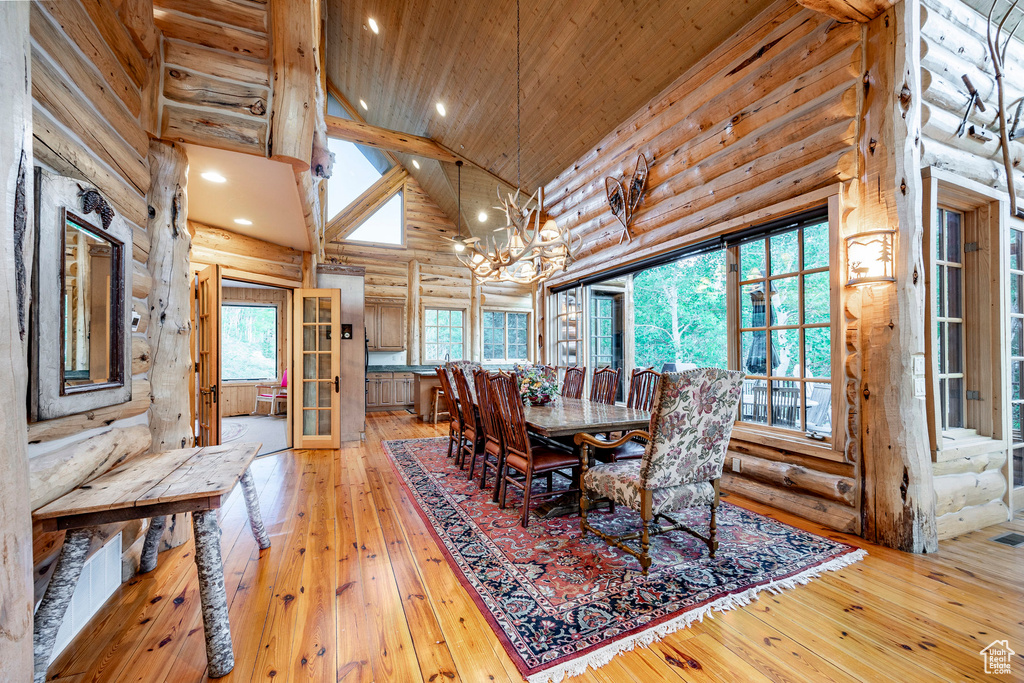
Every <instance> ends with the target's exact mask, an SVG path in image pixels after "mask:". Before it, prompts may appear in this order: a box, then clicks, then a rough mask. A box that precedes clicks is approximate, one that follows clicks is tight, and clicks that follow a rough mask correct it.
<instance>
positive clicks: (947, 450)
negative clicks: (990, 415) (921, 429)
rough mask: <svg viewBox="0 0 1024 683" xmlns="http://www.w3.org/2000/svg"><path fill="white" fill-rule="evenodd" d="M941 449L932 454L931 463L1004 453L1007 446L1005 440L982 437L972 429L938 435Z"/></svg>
mask: <svg viewBox="0 0 1024 683" xmlns="http://www.w3.org/2000/svg"><path fill="white" fill-rule="evenodd" d="M939 439H940V443H941V446H942V448H940V449H936V450H935V451H933V452H932V461H933V462H949V461H950V460H958V459H960V458H969V457H971V456H975V455H984V454H985V453H994V452H996V451H1005V450H1006V449H1007V448H1008V447H1009V446H1008V444H1007V442H1006V441H1005V440H1002V439H993V438H992V437H990V436H982V435H979V434H978V433H977V432H975V431H974V430H973V429H964V430H957V431H954V432H945V433H943V434H940V435H939Z"/></svg>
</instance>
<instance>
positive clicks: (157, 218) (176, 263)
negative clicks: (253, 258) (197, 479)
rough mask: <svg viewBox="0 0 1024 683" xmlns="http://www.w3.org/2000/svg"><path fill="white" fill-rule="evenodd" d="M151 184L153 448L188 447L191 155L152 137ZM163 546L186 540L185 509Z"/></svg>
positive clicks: (190, 434)
mask: <svg viewBox="0 0 1024 683" xmlns="http://www.w3.org/2000/svg"><path fill="white" fill-rule="evenodd" d="M149 168H150V177H151V181H150V188H149V195H148V196H147V201H148V203H149V223H148V227H149V238H150V240H151V242H152V246H151V248H150V252H149V262H148V264H147V266H148V268H149V274H150V277H151V278H152V281H153V288H152V290H151V291H150V293H149V310H150V324H149V330H148V332H149V344H150V347H151V348H152V354H151V355H152V363H151V366H150V371H149V379H150V384H151V385H152V391H153V403H152V406H151V407H150V409H149V428H150V431H151V432H152V434H153V445H152V449H153V451H154V452H160V451H167V450H173V449H176V448H187V447H189V446H191V445H192V441H193V427H192V424H191V423H192V410H191V404H190V401H189V396H190V392H189V378H190V377H191V376H192V353H191V349H190V348H189V341H190V339H191V333H192V317H191V307H190V301H189V297H190V295H191V291H192V290H191V287H190V284H189V281H190V277H191V274H190V272H189V251H190V250H191V247H192V239H191V237H190V236H189V232H188V227H187V225H186V217H187V214H188V200H187V195H186V192H185V189H186V185H187V176H188V157H186V156H185V150H184V149H183V148H182V147H181V146H179V145H175V144H173V143H169V142H162V141H160V140H153V141H151V142H150V144H149ZM163 540H164V543H163V548H161V549H164V550H165V549H167V548H174V547H176V546H179V545H181V544H182V543H184V542H185V541H186V540H188V523H187V517H186V515H185V514H177V515H172V516H170V517H169V518H168V520H167V530H166V531H165V532H164V539H163Z"/></svg>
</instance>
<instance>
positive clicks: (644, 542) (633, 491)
mask: <svg viewBox="0 0 1024 683" xmlns="http://www.w3.org/2000/svg"><path fill="white" fill-rule="evenodd" d="M742 384H743V373H741V372H736V371H729V370H720V369H718V368H700V369H698V370H690V371H688V372H680V373H675V372H673V373H665V374H664V375H662V377H661V381H660V382H659V386H658V394H657V398H656V399H655V404H654V410H653V412H652V414H651V424H650V427H649V430H648V431H646V432H644V431H635V432H628V433H627V434H625V435H624V436H623V437H622V439H620V441H625V440H629V439H633V438H641V439H643V440H644V441H646V442H647V448H646V450H645V452H644V455H643V457H642V458H641V459H640V460H627V461H624V462H614V463H601V464H597V465H595V466H594V467H587V451H588V450H589V449H590V448H593V447H600V446H604V445H605V442H602V441H600V440H598V439H596V438H594V437H593V436H591V435H590V434H577V435H576V443H577V444H580V445H581V446H582V447H583V454H582V457H581V458H580V464H581V466H582V468H583V476H582V477H581V478H580V481H581V482H582V489H583V490H582V492H581V496H580V530H581V531H582V532H583V534H584V536H585V535H586V533H587V532H588V531H590V532H593V533H594V534H596V535H597V536H599V537H600V538H602V539H604V540H605V541H606V542H607V543H609V544H611V545H614V546H615V547H617V548H619V549H621V550H623V551H625V552H627V553H629V554H630V555H632V556H633V557H635V558H637V559H638V560H639V561H640V567H641V569H642V570H643V573H644V574H647V572H648V570H649V569H650V566H651V556H650V553H649V551H650V539H651V536H653V535H655V534H661V533H666V532H669V531H675V530H681V531H685V532H686V533H688V534H690V535H692V536H694V537H696V538H698V539H700V540H702V541H704V543H705V544H706V545H707V546H708V551H709V553H710V555H711V557H714V556H715V553H716V552H717V550H718V540H717V539H716V536H715V534H716V532H717V522H716V515H717V511H718V499H719V480H720V479H721V477H722V469H723V466H724V465H725V456H726V451H727V449H728V447H729V438H730V436H731V435H732V428H733V424H734V423H735V421H736V407H737V405H739V401H740V394H741V387H742ZM617 444H618V442H613V443H612V445H613V446H614V445H617ZM602 498H607V499H609V500H612V501H614V502H616V503H619V504H621V505H625V506H626V507H628V508H630V509H632V510H634V511H636V512H638V513H640V522H641V531H640V533H639V534H637V533H631V534H622V535H619V536H612V535H609V534H606V533H604V532H602V531H600V530H599V529H596V528H594V527H593V526H591V525H590V523H589V522H588V521H587V510H589V509H590V507H591V501H592V500H598V499H602ZM695 507H708V508H710V512H711V516H710V519H709V522H708V535H707V536H704V535H703V534H700V533H698V532H697V531H694V530H693V529H691V528H689V527H687V526H685V525H683V524H681V523H679V522H677V521H675V520H673V519H672V518H671V517H669V516H668V514H669V513H671V512H676V511H679V510H685V509H688V508H695ZM661 520H664V521H666V522H668V525H667V526H662V524H661ZM652 523H653V524H654V526H653V528H652ZM638 539H639V541H640V550H639V551H637V550H636V549H635V548H632V547H630V546H628V545H626V541H635V540H638Z"/></svg>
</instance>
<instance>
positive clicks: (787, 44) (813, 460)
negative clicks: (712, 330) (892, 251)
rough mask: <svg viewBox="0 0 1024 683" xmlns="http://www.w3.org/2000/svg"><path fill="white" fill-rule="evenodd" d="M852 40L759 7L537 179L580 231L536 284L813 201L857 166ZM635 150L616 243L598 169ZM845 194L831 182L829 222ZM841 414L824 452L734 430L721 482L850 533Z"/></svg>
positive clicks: (845, 33)
mask: <svg viewBox="0 0 1024 683" xmlns="http://www.w3.org/2000/svg"><path fill="white" fill-rule="evenodd" d="M863 45H864V29H863V28H862V27H861V26H859V25H855V24H844V23H839V22H837V21H835V20H833V19H830V18H829V17H827V16H825V15H823V14H818V13H816V12H813V11H811V10H808V9H805V8H803V7H801V6H799V5H797V4H796V2H779V3H776V4H775V5H773V6H772V7H770V8H769V9H767V10H766V11H765V12H764V13H762V14H761V15H760V16H759V17H758V18H757V19H755V20H754V21H752V22H751V23H750V24H748V25H747V26H745V27H744V28H743V29H742V30H741V31H740V32H739V33H737V34H736V35H734V36H733V37H732V38H730V39H729V40H728V41H727V42H726V43H724V44H723V45H722V46H721V47H720V48H718V49H716V50H715V51H714V52H712V53H711V54H709V55H708V56H707V57H705V58H704V59H703V60H702V61H701V62H699V63H698V64H697V65H695V66H694V67H693V68H691V69H690V70H689V71H688V72H686V73H685V74H683V75H682V76H680V77H679V78H678V79H677V80H676V81H675V82H674V83H672V84H671V85H670V86H669V87H668V88H667V89H666V90H665V91H664V92H663V93H662V94H661V95H659V96H658V97H656V98H655V99H654V100H652V101H651V102H649V103H648V104H647V105H645V106H644V107H643V108H642V109H641V110H639V111H638V112H636V114H634V115H633V116H632V117H630V118H629V119H628V120H626V121H625V122H623V123H622V124H621V125H620V126H618V127H617V128H616V129H615V130H614V131H612V132H611V133H610V134H609V135H608V136H606V137H605V138H604V139H603V140H601V142H600V143H598V144H597V145H596V146H595V147H594V148H593V149H592V150H591V151H589V152H588V153H586V154H585V155H584V156H583V157H581V158H580V159H579V160H578V161H577V162H576V163H574V164H573V165H572V166H570V167H569V168H567V169H566V170H565V171H564V172H563V173H561V174H560V175H559V176H557V177H556V178H555V179H554V180H553V181H552V182H550V183H548V185H547V186H546V187H545V197H546V206H547V208H548V213H549V214H550V216H551V217H553V218H554V219H555V220H556V221H558V223H559V225H561V226H565V227H569V228H571V229H572V230H573V231H574V233H576V234H578V235H580V236H581V237H582V239H583V248H582V258H581V259H580V260H579V261H578V262H577V263H576V264H575V265H574V266H573V267H572V268H571V269H570V272H569V273H567V274H566V275H565V276H561V277H556V278H554V279H553V280H552V281H550V282H549V283H548V286H549V287H550V286H551V285H557V284H558V283H559V282H566V281H570V280H572V279H575V278H577V277H579V276H581V275H585V274H590V273H595V272H599V271H601V270H603V269H606V268H608V267H609V266H610V265H611V264H614V265H619V264H621V263H624V262H628V261H633V260H638V259H639V258H642V257H643V256H646V255H651V254H654V253H658V252H659V251H664V250H666V249H668V248H672V247H679V246H683V245H685V244H687V243H692V242H697V241H701V240H704V239H707V238H708V237H712V236H715V235H717V234H720V233H721V232H723V231H724V230H728V229H736V228H737V227H742V226H738V225H737V221H741V220H742V219H744V218H745V217H748V216H756V213H755V212H758V211H761V210H763V209H765V208H766V207H769V206H772V205H784V204H785V203H786V202H789V201H797V200H798V199H799V198H801V197H806V196H808V195H815V193H819V194H820V196H821V197H822V198H821V199H819V202H825V201H827V199H825V198H824V197H826V194H824V192H825V190H827V189H828V188H830V187H835V186H837V185H839V184H840V183H846V182H847V181H850V180H851V179H853V178H855V177H856V175H857V173H858V163H859V161H858V151H857V140H858V138H857V133H858V126H859V125H860V114H861V106H862V101H863V95H862V91H861V88H860V87H859V86H860V82H861V79H862V71H863V68H864V67H863V64H862V57H863ZM640 152H643V153H644V154H645V155H646V157H647V159H648V161H649V162H651V163H650V176H649V179H648V189H647V192H646V195H645V197H644V199H643V201H642V203H641V204H640V207H639V208H638V210H637V212H636V214H635V218H634V223H633V235H634V237H633V240H632V242H631V243H625V242H624V243H623V244H619V237H620V233H621V227H620V226H619V224H618V222H617V221H616V220H615V218H614V217H613V216H612V215H611V213H610V211H609V210H608V205H607V199H606V198H605V189H604V179H605V177H606V176H615V177H622V176H623V175H627V176H628V174H629V173H631V172H632V170H633V166H634V164H635V163H636V157H637V154H638V153H640ZM651 160H653V161H651ZM849 194H850V193H848V192H847V191H846V190H845V189H840V190H838V191H837V194H836V200H837V201H838V202H839V204H840V208H839V214H840V226H839V229H840V230H841V231H843V230H845V217H846V215H847V212H848V211H849V209H850V206H849V204H851V203H854V201H855V200H854V199H853V198H851V197H849V196H848V195H849ZM761 220H764V219H763V218H762V219H761ZM730 226H731V227H730ZM840 310H841V309H840ZM849 320H850V319H847V321H846V322H844V323H842V324H841V325H840V328H841V329H840V332H839V334H838V335H837V336H838V337H839V338H843V336H844V334H845V333H846V332H847V329H846V328H845V327H844V325H846V324H847V323H848V322H849ZM535 336H536V335H535ZM848 339H849V340H850V341H851V342H852V346H850V347H843V346H840V345H838V344H837V346H839V350H838V351H837V353H840V354H841V355H842V358H843V359H844V361H846V360H847V359H850V363H848V364H846V363H844V364H843V365H840V366H839V367H845V368H846V370H847V373H848V376H849V377H850V378H851V379H850V381H851V386H852V387H853V388H852V389H851V390H850V391H849V394H850V396H852V398H851V397H850V396H847V397H845V400H846V401H847V403H849V404H850V405H851V406H852V405H854V404H855V403H856V401H855V399H856V394H857V389H856V386H857V381H856V378H857V376H858V375H859V366H858V365H857V354H856V350H857V345H858V344H859V339H858V338H857V336H856V335H855V334H854V335H852V336H850V337H848ZM834 381H836V382H839V381H841V377H839V376H834ZM844 393H847V392H844ZM846 412H849V413H851V415H852V419H851V421H850V424H849V425H846V424H837V425H836V431H837V432H838V435H837V438H840V439H845V450H844V449H843V448H841V447H840V448H839V450H838V452H836V451H828V452H827V453H826V454H825V455H826V456H827V457H814V455H813V451H810V452H808V451H807V450H806V449H803V450H802V449H791V448H788V447H786V446H785V445H780V444H779V443H777V442H775V443H753V442H748V441H741V440H739V439H737V438H735V437H734V439H733V443H732V447H731V449H730V454H729V458H728V460H727V465H726V474H725V476H724V478H723V487H724V489H725V490H726V491H735V492H737V493H740V494H742V495H744V496H748V497H750V498H753V499H755V500H758V501H760V502H765V503H768V504H770V505H773V506H775V507H779V508H782V509H785V510H788V511H791V512H794V513H796V514H798V515H801V516H803V517H806V518H808V519H812V520H814V521H816V522H820V523H822V524H825V525H827V526H830V527H832V528H834V529H838V530H842V531H851V532H855V533H856V532H860V531H861V515H860V511H861V506H862V504H861V487H860V484H859V482H860V471H859V467H860V448H859V438H858V436H859V433H858V430H857V425H856V421H855V417H856V416H855V413H856V411H855V410H848V411H846ZM840 414H843V412H842V411H841V412H840ZM844 427H845V428H846V433H845V434H843V431H844ZM737 469H738V472H737V471H736V470H737Z"/></svg>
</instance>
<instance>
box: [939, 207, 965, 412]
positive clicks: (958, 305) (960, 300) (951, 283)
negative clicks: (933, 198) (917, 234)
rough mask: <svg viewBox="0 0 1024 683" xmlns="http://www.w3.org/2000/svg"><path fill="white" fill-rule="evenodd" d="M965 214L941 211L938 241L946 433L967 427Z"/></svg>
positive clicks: (942, 401) (942, 408)
mask: <svg viewBox="0 0 1024 683" xmlns="http://www.w3.org/2000/svg"><path fill="white" fill-rule="evenodd" d="M963 228H964V214H962V213H960V212H959V211H953V210H950V209H944V208H940V209H939V211H938V216H937V217H936V223H935V230H934V233H935V234H934V237H935V287H934V288H933V293H934V295H935V321H936V327H937V329H936V333H937V337H936V338H937V340H938V347H937V348H936V355H937V356H938V362H939V373H938V377H939V419H940V421H941V425H942V429H943V431H945V430H949V429H961V428H963V427H964V401H965V394H964V392H965V387H964V291H963V282H964V278H963V273H964V239H963V233H964V231H963Z"/></svg>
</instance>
